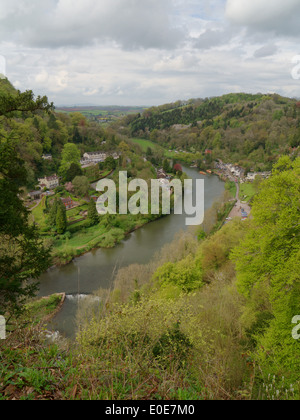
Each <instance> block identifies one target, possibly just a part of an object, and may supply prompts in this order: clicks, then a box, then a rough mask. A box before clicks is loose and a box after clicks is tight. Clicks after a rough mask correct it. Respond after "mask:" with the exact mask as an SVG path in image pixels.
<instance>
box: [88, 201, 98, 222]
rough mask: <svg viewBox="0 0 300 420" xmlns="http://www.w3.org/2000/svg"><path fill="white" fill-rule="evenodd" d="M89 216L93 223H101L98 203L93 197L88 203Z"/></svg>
mask: <svg viewBox="0 0 300 420" xmlns="http://www.w3.org/2000/svg"><path fill="white" fill-rule="evenodd" d="M88 217H89V219H90V221H91V224H92V225H97V224H98V223H99V214H98V212H97V207H96V203H95V201H94V200H93V199H91V201H90V202H89V205H88Z"/></svg>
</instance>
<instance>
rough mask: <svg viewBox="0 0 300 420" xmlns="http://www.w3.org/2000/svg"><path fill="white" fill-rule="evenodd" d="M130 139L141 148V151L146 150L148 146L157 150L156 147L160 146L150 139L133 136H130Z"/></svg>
mask: <svg viewBox="0 0 300 420" xmlns="http://www.w3.org/2000/svg"><path fill="white" fill-rule="evenodd" d="M130 140H131V141H132V143H135V144H138V145H139V146H140V147H141V148H142V150H143V152H146V151H147V149H148V147H150V149H152V150H158V149H160V148H161V146H159V145H158V144H156V143H153V142H152V141H150V140H145V139H134V138H132V139H130Z"/></svg>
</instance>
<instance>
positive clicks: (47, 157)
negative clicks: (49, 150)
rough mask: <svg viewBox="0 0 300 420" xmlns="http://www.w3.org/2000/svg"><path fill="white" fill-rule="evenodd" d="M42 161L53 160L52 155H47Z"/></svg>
mask: <svg viewBox="0 0 300 420" xmlns="http://www.w3.org/2000/svg"><path fill="white" fill-rule="evenodd" d="M42 159H44V160H52V155H48V154H45V155H43V156H42Z"/></svg>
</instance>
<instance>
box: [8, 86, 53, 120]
mask: <svg viewBox="0 0 300 420" xmlns="http://www.w3.org/2000/svg"><path fill="white" fill-rule="evenodd" d="M53 109H54V105H53V103H51V104H49V103H48V98H47V97H46V96H43V97H40V96H38V97H37V98H36V99H34V94H33V92H32V91H31V90H27V91H26V92H23V93H21V92H20V91H15V93H14V94H7V93H3V92H2V93H1V96H0V116H6V117H12V116H13V113H15V112H18V111H19V112H35V111H38V110H39V111H46V112H50V111H51V110H53Z"/></svg>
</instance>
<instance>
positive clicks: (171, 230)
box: [39, 166, 225, 337]
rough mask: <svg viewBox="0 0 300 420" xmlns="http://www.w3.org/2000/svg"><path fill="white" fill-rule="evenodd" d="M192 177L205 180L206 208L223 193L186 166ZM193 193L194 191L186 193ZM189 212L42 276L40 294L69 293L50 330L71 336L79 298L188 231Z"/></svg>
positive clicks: (215, 183)
mask: <svg viewBox="0 0 300 420" xmlns="http://www.w3.org/2000/svg"><path fill="white" fill-rule="evenodd" d="M183 170H184V172H186V173H187V175H188V176H189V177H190V178H192V179H205V202H204V206H205V210H207V209H208V208H210V207H211V206H212V204H213V202H214V201H215V200H216V199H218V198H219V197H220V196H221V195H222V194H223V192H224V189H225V188H224V183H223V182H222V181H220V179H219V178H218V177H217V176H207V177H206V176H204V175H200V174H199V172H198V171H197V169H194V168H187V167H184V166H183ZM185 193H186V194H191V192H189V191H188V192H185ZM186 217H187V216H186V215H185V214H183V215H174V214H171V215H170V216H167V217H164V218H161V219H159V220H157V221H155V222H152V223H149V224H148V225H145V226H144V227H142V228H141V229H139V230H137V231H135V232H133V233H131V234H130V235H129V236H128V237H127V238H126V239H125V240H124V241H122V242H121V243H120V244H119V245H117V246H116V247H114V248H112V249H98V250H95V251H93V252H90V253H88V254H85V255H83V256H81V257H78V258H76V259H75V260H74V261H73V262H71V263H70V264H68V265H66V266H63V267H59V268H53V269H49V270H48V271H47V272H46V273H44V274H43V275H42V276H41V278H40V290H39V296H48V295H51V294H53V293H62V292H64V293H66V295H67V298H66V302H65V304H64V306H63V308H62V310H61V311H60V313H59V314H58V315H57V316H56V317H55V318H54V319H53V321H52V322H51V329H52V330H53V329H54V330H56V331H58V332H60V333H61V334H62V335H65V336H67V337H72V336H73V335H74V330H75V320H76V312H77V309H78V304H80V301H82V300H84V299H86V298H87V296H88V295H90V294H92V293H93V292H94V291H96V290H99V289H100V288H109V287H110V286H111V285H112V283H113V278H114V274H115V272H116V271H117V269H118V268H121V267H126V266H129V265H130V264H146V263H148V262H150V261H151V258H153V256H154V255H155V254H156V253H157V252H158V251H159V250H160V249H161V248H162V247H163V246H164V245H166V244H167V243H170V242H172V240H173V239H174V236H175V235H176V233H178V232H180V231H182V230H186V229H187V227H186V225H185V219H186Z"/></svg>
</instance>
